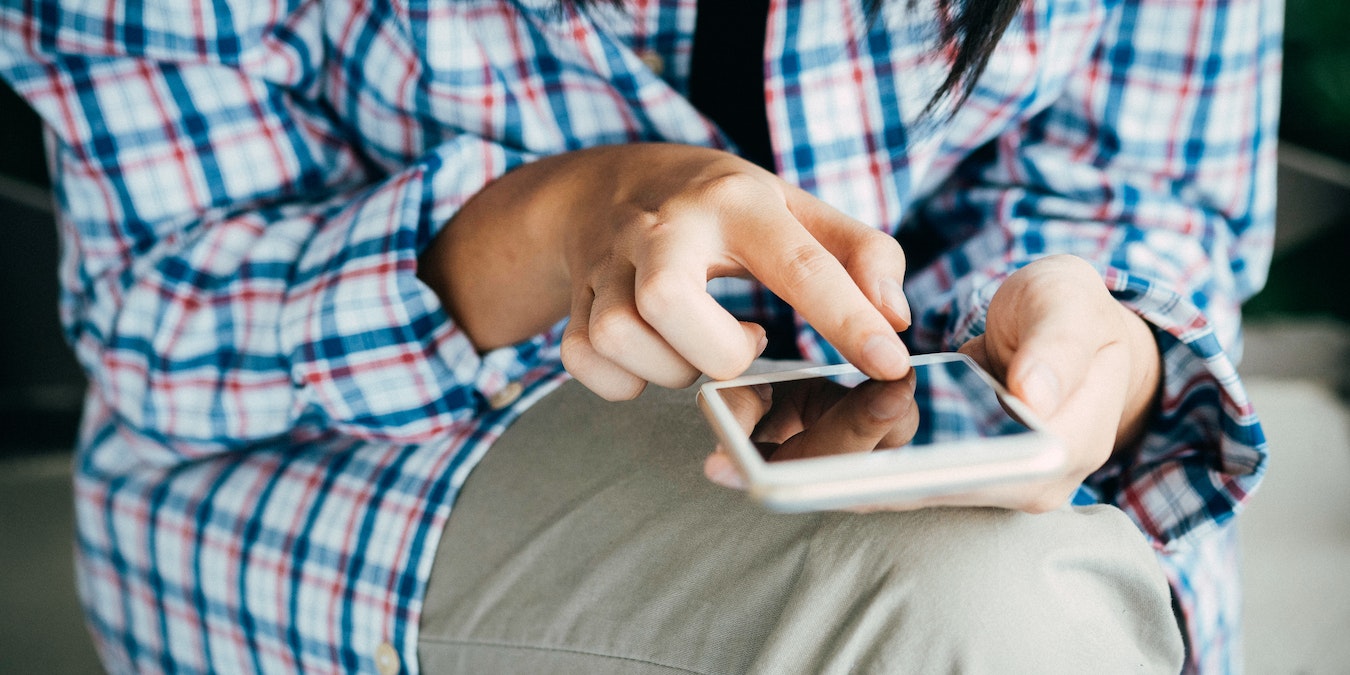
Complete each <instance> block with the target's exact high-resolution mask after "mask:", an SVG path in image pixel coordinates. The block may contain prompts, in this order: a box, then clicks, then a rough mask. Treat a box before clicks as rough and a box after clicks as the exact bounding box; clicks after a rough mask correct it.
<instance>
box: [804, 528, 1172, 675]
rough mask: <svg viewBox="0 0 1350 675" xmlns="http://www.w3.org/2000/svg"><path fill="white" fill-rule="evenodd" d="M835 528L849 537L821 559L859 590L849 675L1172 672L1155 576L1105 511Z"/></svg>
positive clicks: (1166, 615)
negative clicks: (898, 668) (883, 674)
mask: <svg viewBox="0 0 1350 675" xmlns="http://www.w3.org/2000/svg"><path fill="white" fill-rule="evenodd" d="M892 516H893V517H892ZM835 525H836V526H837V527H839V528H842V529H844V530H852V529H855V528H856V529H858V530H860V531H858V532H850V533H848V534H847V535H845V536H842V537H839V541H852V542H853V548H851V549H849V550H847V551H834V552H833V553H832V554H830V555H827V556H825V557H827V558H831V559H832V560H831V562H830V564H831V565H833V566H834V567H836V568H837V569H838V570H842V571H844V574H846V575H854V576H855V577H856V578H857V579H859V580H860V581H862V582H863V583H865V584H868V585H869V588H868V589H867V590H866V591H865V592H864V593H863V595H862V596H860V597H856V598H854V601H855V603H856V604H854V605H853V606H852V607H851V608H850V611H851V613H852V617H851V618H850V619H849V622H850V623H851V625H852V626H853V630H851V632H852V635H851V636H850V638H849V639H850V640H853V641H854V642H855V643H857V644H855V647H854V648H853V649H852V650H851V651H852V653H853V655H854V657H857V658H858V659H859V660H858V661H856V662H855V664H856V663H861V664H865V665H864V666H863V667H862V668H857V667H854V666H851V667H850V670H863V671H870V670H876V671H878V672H880V671H884V670H887V669H888V668H889V667H890V666H891V665H894V664H897V663H899V664H905V667H904V669H905V670H906V671H907V672H909V671H912V672H929V671H942V672H1087V671H1089V670H1103V669H1104V670H1106V671H1108V672H1117V671H1120V670H1128V671H1130V672H1173V673H1175V672H1179V670H1180V667H1181V661H1182V657H1183V652H1182V643H1181V636H1180V630H1179V628H1178V625H1177V622H1176V619H1175V617H1174V615H1173V613H1172V604H1171V595H1170V591H1169V589H1168V586H1167V582H1166V579H1165V577H1164V576H1163V573H1162V570H1161V568H1160V566H1159V565H1158V563H1157V559H1156V557H1155V556H1154V554H1153V552H1152V550H1151V549H1150V547H1149V546H1148V544H1147V543H1146V542H1145V540H1144V538H1143V536H1142V534H1141V533H1140V532H1139V531H1138V529H1137V528H1136V527H1135V526H1134V524H1133V523H1131V522H1130V521H1129V519H1128V518H1127V517H1126V516H1125V515H1124V514H1123V513H1121V512H1120V511H1119V510H1117V509H1114V508H1110V507H1090V508H1086V509H1064V510H1060V511H1056V512H1052V513H1047V514H1040V515H1028V514H1024V513H1019V512H1012V511H1004V510H995V509H930V510H926V511H920V512H916V513H912V514H887V517H883V518H879V519H875V520H872V521H867V520H856V519H851V518H848V517H843V518H841V519H840V520H838V521H836V523H835ZM827 548H828V547H827ZM869 617H870V618H869ZM864 636H865V637H864ZM863 644H866V647H862V645H863ZM859 649H861V650H862V651H858V650H859ZM888 664H890V665H888ZM919 664H922V665H919ZM916 666H918V667H916Z"/></svg>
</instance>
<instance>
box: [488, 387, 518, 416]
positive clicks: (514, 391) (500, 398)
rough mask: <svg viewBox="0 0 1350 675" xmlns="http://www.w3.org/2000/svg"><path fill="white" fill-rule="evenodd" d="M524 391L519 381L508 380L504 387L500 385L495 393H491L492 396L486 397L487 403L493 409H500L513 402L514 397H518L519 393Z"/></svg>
mask: <svg viewBox="0 0 1350 675" xmlns="http://www.w3.org/2000/svg"><path fill="white" fill-rule="evenodd" d="M524 391H525V385H523V384H521V383H519V382H509V383H507V385H506V386H505V387H502V388H501V389H500V390H499V391H498V392H497V393H495V394H493V395H492V398H489V399H488V405H490V406H492V409H493V410H501V409H502V408H505V407H506V406H508V405H511V404H512V403H515V402H516V399H518V398H520V395H521V394H522V393H524Z"/></svg>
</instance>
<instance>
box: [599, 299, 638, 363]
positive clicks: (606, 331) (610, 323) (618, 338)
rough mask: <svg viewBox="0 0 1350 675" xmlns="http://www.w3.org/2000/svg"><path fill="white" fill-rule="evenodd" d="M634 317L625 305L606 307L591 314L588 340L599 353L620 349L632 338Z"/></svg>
mask: <svg viewBox="0 0 1350 675" xmlns="http://www.w3.org/2000/svg"><path fill="white" fill-rule="evenodd" d="M635 320H636V317H635V316H634V315H633V313H632V312H631V311H629V310H628V309H627V308H625V307H617V306H616V307H607V308H605V309H602V310H600V311H598V312H596V313H594V314H592V315H591V325H590V326H589V331H590V342H591V345H592V346H594V347H595V349H596V351H598V352H600V353H601V354H611V353H614V352H615V351H617V350H621V349H623V348H624V346H625V345H627V344H629V343H630V342H631V341H632V339H633V331H634V329H635V323H634V322H635Z"/></svg>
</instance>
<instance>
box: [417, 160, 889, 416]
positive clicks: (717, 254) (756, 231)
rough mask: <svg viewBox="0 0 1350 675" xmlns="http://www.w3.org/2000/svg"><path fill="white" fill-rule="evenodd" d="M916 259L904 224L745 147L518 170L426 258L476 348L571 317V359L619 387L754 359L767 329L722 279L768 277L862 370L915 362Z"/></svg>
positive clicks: (672, 382)
mask: <svg viewBox="0 0 1350 675" xmlns="http://www.w3.org/2000/svg"><path fill="white" fill-rule="evenodd" d="M904 272H905V265H904V255H903V253H902V252H901V250H900V246H899V244H897V243H896V242H895V240H894V239H893V238H892V237H890V236H887V235H886V234H884V233H881V232H878V231H876V230H873V229H872V228H869V227H867V226H866V225H863V224H862V223H860V222H858V221H856V220H853V219H851V218H849V217H847V216H845V215H844V214H842V213H840V212H838V211H836V210H834V209H833V208H831V207H829V206H827V205H825V204H824V203H822V202H820V201H819V200H817V199H815V198H813V197H812V196H810V195H809V194H807V193H806V192H804V191H802V190H800V189H797V188H794V187H792V186H789V185H788V184H786V183H784V182H783V181H781V180H780V179H778V178H777V177H776V176H774V175H773V174H771V173H769V172H767V171H764V170H763V169H760V168H759V167H757V166H755V165H753V164H751V163H749V162H746V161H745V160H742V159H740V158H738V157H736V156H734V155H730V154H728V153H725V152H721V151H717V150H711V149H707V148H698V147H691V146H681V145H670V144H634V145H622V146H609V147H602V148H592V149H589V150H582V151H578V152H573V153H568V154H566V155H560V156H557V157H551V158H546V159H543V160H540V161H538V162H534V163H532V164H529V165H526V166H524V167H521V168H519V169H517V170H515V171H512V172H510V173H508V174H507V175H506V176H503V177H502V178H501V179H499V180H498V181H496V182H494V183H493V184H491V185H489V186H488V187H487V188H485V189H484V190H483V191H482V192H480V193H479V195H478V196H476V197H475V198H474V199H473V200H471V201H470V202H469V203H468V204H466V205H465V207H464V208H463V209H462V210H461V211H460V213H459V214H458V215H457V216H456V217H455V218H454V219H453V220H452V221H451V222H450V223H449V224H448V225H447V226H446V228H445V230H444V231H443V232H442V233H441V235H439V236H438V238H437V241H435V242H433V244H432V247H431V248H430V249H429V250H428V251H427V252H426V253H425V254H424V255H423V259H422V261H421V267H420V268H419V275H420V276H421V277H422V278H423V279H424V280H425V281H426V282H427V283H428V284H429V285H430V286H431V287H432V288H433V289H434V290H436V291H437V293H438V294H439V295H440V296H441V297H442V299H443V300H444V301H445V303H446V306H447V307H448V309H449V310H450V312H451V313H452V314H453V315H454V316H455V318H456V320H457V321H458V323H459V325H460V326H461V328H463V329H464V330H465V331H466V332H468V333H469V335H470V337H471V339H473V341H474V343H475V345H476V346H477V347H478V348H479V349H484V350H485V349H490V348H493V347H497V346H502V345H505V344H511V343H513V342H515V341H518V340H521V339H524V338H527V337H529V336H531V335H533V334H535V333H538V332H539V331H541V330H543V329H545V328H547V327H548V326H550V325H552V324H553V323H554V322H556V321H557V320H558V319H559V318H561V317H562V316H565V315H568V316H570V321H569V324H568V327H567V329H566V333H565V334H564V336H563V345H562V353H563V363H564V364H565V365H566V366H567V369H568V370H569V371H570V372H571V373H572V375H573V376H575V377H576V378H577V379H578V380H580V381H581V382H582V383H583V384H585V385H586V386H588V387H590V388H591V389H592V390H594V391H595V392H596V393H598V394H600V395H601V396H604V397H606V398H609V399H627V398H632V397H635V396H637V395H638V394H639V393H640V392H641V391H642V389H643V387H644V386H645V385H646V383H647V382H655V383H657V384H660V385H664V386H667V387H683V386H687V385H689V384H690V383H692V382H693V381H694V380H695V379H696V378H697V377H698V375H699V373H706V374H708V375H710V376H712V377H714V378H728V377H733V376H735V375H738V374H740V373H741V372H743V371H744V370H745V369H746V368H747V367H748V366H749V365H750V363H751V362H752V361H753V359H754V358H755V357H756V356H757V355H758V354H759V353H760V352H761V351H762V350H763V347H764V331H763V329H762V328H760V327H759V326H756V325H753V324H748V323H744V322H738V321H736V319H735V318H734V317H732V316H731V315H730V314H729V313H728V312H726V311H725V310H723V309H722V308H721V307H720V306H719V305H718V304H717V303H716V301H715V300H714V299H713V298H712V296H711V295H709V294H708V292H707V282H708V280H709V279H711V278H714V277H722V276H753V277H755V278H756V279H758V280H760V281H761V282H763V283H764V284H765V285H766V286H767V287H768V288H769V289H771V290H772V291H774V292H775V293H777V294H778V295H779V297H782V298H783V299H784V300H785V301H787V302H788V303H789V304H791V305H792V306H793V307H794V308H796V309H797V311H799V312H800V313H801V314H802V315H803V317H804V318H805V319H806V320H807V321H808V322H810V323H811V325H812V326H814V327H815V328H816V329H817V330H818V331H819V332H820V333H821V334H822V335H823V336H824V337H825V338H826V339H827V340H829V341H830V342H831V343H832V344H833V345H834V346H835V347H836V348H837V349H839V350H840V352H841V353H842V354H844V356H845V357H846V358H848V359H850V360H851V361H853V362H854V363H855V364H856V365H857V366H858V367H859V369H860V370H862V371H863V372H865V373H867V374H868V375H870V376H872V377H875V378H877V379H886V380H891V379H898V378H900V377H903V376H904V375H905V373H906V372H908V369H909V355H908V353H907V352H906V351H905V348H904V345H903V343H901V342H900V339H899V337H898V336H897V335H896V332H897V331H901V330H904V329H906V328H908V326H909V322H910V315H909V306H908V304H907V303H906V301H905V298H904V295H903V293H902V292H901V290H900V284H901V281H902V280H903V278H904Z"/></svg>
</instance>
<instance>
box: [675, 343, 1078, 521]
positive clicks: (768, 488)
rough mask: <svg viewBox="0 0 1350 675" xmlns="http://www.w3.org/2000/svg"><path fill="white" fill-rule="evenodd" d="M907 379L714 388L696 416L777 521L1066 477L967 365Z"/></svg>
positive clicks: (800, 373) (1042, 442)
mask: <svg viewBox="0 0 1350 675" xmlns="http://www.w3.org/2000/svg"><path fill="white" fill-rule="evenodd" d="M912 363H913V365H914V367H913V370H912V371H911V373H910V375H909V376H908V377H906V378H905V379H903V380H896V381H880V380H871V379H868V378H867V377H866V376H864V375H862V374H860V373H859V372H858V371H857V369H855V368H853V367H852V366H849V365H839V366H820V367H813V368H806V369H802V370H794V371H787V372H779V373H761V374H757V375H746V376H742V377H740V378H737V379H735V380H729V381H725V382H709V383H706V384H704V385H703V387H702V389H701V392H700V400H701V404H700V405H701V406H702V409H703V412H704V414H705V415H706V416H707V417H708V420H709V422H710V423H711V424H712V426H713V429H714V431H716V433H717V435H718V439H719V442H720V445H721V447H722V448H723V449H724V450H726V451H728V452H729V453H730V455H731V457H732V459H733V461H735V462H736V464H737V465H738V467H739V468H740V470H741V472H742V473H743V475H744V478H745V480H746V485H747V487H748V491H749V493H750V495H751V496H752V497H753V498H755V499H758V500H759V501H761V502H763V503H764V504H765V505H766V506H769V507H770V508H773V509H776V510H780V511H806V510H817V509H827V508H841V507H850V506H862V505H886V506H888V507H894V506H895V505H896V504H903V503H906V502H908V501H911V500H921V499H924V498H926V497H930V496H933V495H940V494H958V493H961V492H964V491H969V490H972V489H976V488H979V487H980V486H985V485H992V484H1006V483H1012V482H1018V481H1028V480H1036V479H1039V478H1041V477H1044V476H1048V475H1051V474H1053V473H1055V472H1056V471H1058V470H1060V468H1061V467H1062V466H1063V463H1064V459H1065V452H1064V448H1063V445H1062V444H1061V443H1060V442H1059V441H1058V439H1056V438H1054V436H1053V435H1051V434H1050V433H1048V432H1047V431H1046V430H1045V429H1044V428H1043V427H1042V426H1041V424H1040V423H1039V422H1038V421H1037V420H1036V418H1035V415H1033V414H1032V413H1031V411H1030V410H1028V409H1027V407H1026V406H1025V405H1024V404H1023V403H1022V402H1021V401H1019V400H1017V399H1016V398H1014V397H1012V396H1011V395H1009V394H1008V393H1007V392H1006V391H1005V390H1004V389H1003V388H1002V387H1001V386H1000V385H999V384H998V383H997V382H995V381H994V379H993V378H992V377H990V376H989V375H988V373H985V372H984V371H983V370H981V369H980V368H979V367H978V366H977V365H975V362H974V361H971V360H970V359H969V358H968V357H966V356H964V355H961V354H955V353H945V354H926V355H922V356H916V357H914V358H913V361H912Z"/></svg>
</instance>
